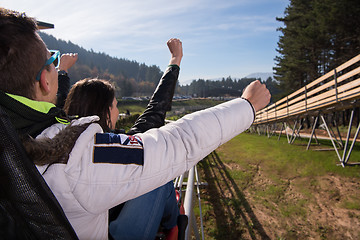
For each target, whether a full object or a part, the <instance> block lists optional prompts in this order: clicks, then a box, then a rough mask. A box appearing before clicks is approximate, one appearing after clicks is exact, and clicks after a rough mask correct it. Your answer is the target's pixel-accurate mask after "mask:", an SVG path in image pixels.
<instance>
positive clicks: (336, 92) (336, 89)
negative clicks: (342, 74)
mask: <svg viewBox="0 0 360 240" xmlns="http://www.w3.org/2000/svg"><path fill="white" fill-rule="evenodd" d="M334 80H335V96H336V102H338V101H339V99H338V88H337V72H336V68H335V69H334Z"/></svg>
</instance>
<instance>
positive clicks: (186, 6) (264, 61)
mask: <svg viewBox="0 0 360 240" xmlns="http://www.w3.org/2000/svg"><path fill="white" fill-rule="evenodd" d="M288 4H289V0H182V1H168V0H151V1H146V0H131V1H129V0H126V1H125V0H103V1H99V0H74V1H57V0H51V1H39V0H31V1H29V0H2V1H1V5H0V6H1V7H5V8H9V9H12V10H17V11H20V12H26V13H27V15H29V16H32V17H35V18H36V19H37V20H40V21H44V22H49V23H52V24H54V25H55V29H49V30H46V33H48V34H51V35H53V36H55V37H56V38H60V39H63V40H66V41H68V40H70V41H71V42H73V43H75V44H78V45H80V46H82V47H84V48H85V49H93V50H94V51H95V52H105V53H107V54H109V55H110V56H113V57H119V58H126V59H129V60H135V61H137V62H139V63H145V64H147V65H157V66H159V67H160V68H161V69H162V70H165V68H166V66H167V64H168V61H169V58H170V54H169V51H168V49H167V46H166V41H167V40H168V39H169V38H171V37H177V38H180V39H181V40H182V42H183V49H184V57H183V61H182V63H181V72H180V76H179V81H180V84H185V83H190V82H191V80H193V79H199V78H202V79H214V78H221V77H227V76H231V77H232V78H242V77H245V76H247V75H249V74H251V73H256V72H272V71H273V70H272V68H273V67H274V66H275V63H274V58H275V56H276V55H277V52H276V50H275V49H276V47H277V42H278V40H279V36H280V32H279V31H276V29H277V28H278V27H281V26H282V24H281V23H280V22H277V21H276V19H275V18H276V17H283V16H284V10H285V8H286V7H287V5H288ZM80 57H81V56H80Z"/></svg>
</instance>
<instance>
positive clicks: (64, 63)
mask: <svg viewBox="0 0 360 240" xmlns="http://www.w3.org/2000/svg"><path fill="white" fill-rule="evenodd" d="M77 59H78V54H77V53H65V54H62V55H61V58H60V65H59V71H61V70H64V71H65V72H67V71H68V70H69V69H70V68H71V67H72V66H73V65H74V64H75V63H76V61H77Z"/></svg>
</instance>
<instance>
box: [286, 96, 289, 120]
mask: <svg viewBox="0 0 360 240" xmlns="http://www.w3.org/2000/svg"><path fill="white" fill-rule="evenodd" d="M286 111H287V115H288V116H289V97H288V96H286Z"/></svg>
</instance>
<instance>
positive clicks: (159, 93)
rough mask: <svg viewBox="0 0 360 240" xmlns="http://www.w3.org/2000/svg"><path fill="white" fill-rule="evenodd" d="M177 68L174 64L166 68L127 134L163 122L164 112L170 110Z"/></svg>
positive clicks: (141, 130)
mask: <svg viewBox="0 0 360 240" xmlns="http://www.w3.org/2000/svg"><path fill="white" fill-rule="evenodd" d="M179 70H180V68H179V67H178V66H176V65H171V66H169V67H168V68H167V69H166V71H165V73H164V74H163V76H162V77H161V79H160V82H159V84H158V86H157V88H156V90H155V92H154V94H153V95H152V97H151V98H150V101H149V104H148V105H147V107H146V109H145V111H144V113H143V114H141V115H140V117H139V118H138V119H137V120H136V122H135V124H134V125H133V126H132V128H131V129H130V130H129V132H127V134H128V135H133V134H135V133H142V132H145V131H147V130H149V129H151V128H159V127H161V126H163V125H164V124H165V117H166V112H167V111H170V110H171V103H172V99H173V96H174V91H175V86H176V82H177V80H178V76H179Z"/></svg>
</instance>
